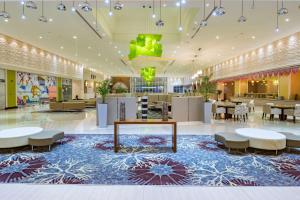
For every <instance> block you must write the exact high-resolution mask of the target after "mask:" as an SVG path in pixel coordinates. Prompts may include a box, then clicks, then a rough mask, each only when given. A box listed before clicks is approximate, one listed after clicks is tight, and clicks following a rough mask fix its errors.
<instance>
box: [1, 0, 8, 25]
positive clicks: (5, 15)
mask: <svg viewBox="0 0 300 200" xmlns="http://www.w3.org/2000/svg"><path fill="white" fill-rule="evenodd" d="M0 17H2V18H3V19H4V21H6V22H8V19H9V18H10V15H9V14H8V12H6V2H5V0H4V1H3V10H2V11H1V12H0Z"/></svg>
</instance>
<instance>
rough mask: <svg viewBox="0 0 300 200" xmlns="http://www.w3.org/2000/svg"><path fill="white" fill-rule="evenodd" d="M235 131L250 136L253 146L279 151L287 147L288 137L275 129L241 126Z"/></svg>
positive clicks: (250, 143)
mask: <svg viewBox="0 0 300 200" xmlns="http://www.w3.org/2000/svg"><path fill="white" fill-rule="evenodd" d="M235 131H236V133H237V134H238V135H240V136H243V137H247V138H249V146H250V147H252V148H257V149H265V150H276V151H277V150H281V149H284V148H285V147H286V137H285V136H284V135H283V134H280V133H277V132H275V131H271V130H265V129H258V128H240V129H236V130H235Z"/></svg>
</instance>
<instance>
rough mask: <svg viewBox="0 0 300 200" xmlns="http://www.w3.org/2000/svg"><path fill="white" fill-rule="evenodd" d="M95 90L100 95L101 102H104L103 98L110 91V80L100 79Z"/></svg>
mask: <svg viewBox="0 0 300 200" xmlns="http://www.w3.org/2000/svg"><path fill="white" fill-rule="evenodd" d="M97 91H98V93H99V94H100V95H101V97H102V103H105V98H106V96H107V95H108V93H109V91H110V80H109V79H106V80H103V81H101V82H100V85H99V87H97Z"/></svg>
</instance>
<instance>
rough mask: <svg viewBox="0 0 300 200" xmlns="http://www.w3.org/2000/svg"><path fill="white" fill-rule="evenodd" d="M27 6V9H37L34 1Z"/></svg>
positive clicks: (26, 3)
mask: <svg viewBox="0 0 300 200" xmlns="http://www.w3.org/2000/svg"><path fill="white" fill-rule="evenodd" d="M25 6H26V8H30V9H37V5H36V3H35V2H34V1H26V2H25Z"/></svg>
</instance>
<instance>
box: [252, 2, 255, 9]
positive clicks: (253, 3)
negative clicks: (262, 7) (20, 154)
mask: <svg viewBox="0 0 300 200" xmlns="http://www.w3.org/2000/svg"><path fill="white" fill-rule="evenodd" d="M251 9H255V0H252V4H251Z"/></svg>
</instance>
